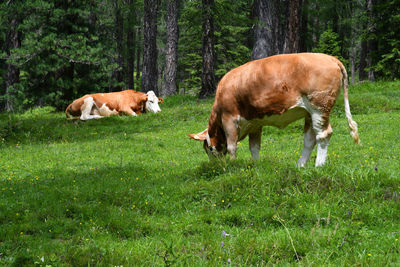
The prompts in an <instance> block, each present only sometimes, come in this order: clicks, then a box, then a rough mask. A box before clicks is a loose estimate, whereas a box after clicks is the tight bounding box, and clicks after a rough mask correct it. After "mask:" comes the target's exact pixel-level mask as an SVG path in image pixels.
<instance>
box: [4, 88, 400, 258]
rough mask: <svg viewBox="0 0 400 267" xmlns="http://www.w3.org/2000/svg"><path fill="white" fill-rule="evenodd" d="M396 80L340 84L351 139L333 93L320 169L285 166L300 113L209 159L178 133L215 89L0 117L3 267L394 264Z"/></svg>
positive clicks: (398, 225)
mask: <svg viewBox="0 0 400 267" xmlns="http://www.w3.org/2000/svg"><path fill="white" fill-rule="evenodd" d="M399 88H400V82H379V83H364V84H360V85H357V86H354V87H351V88H350V92H349V95H350V105H351V110H352V113H353V117H354V119H355V121H356V122H357V123H358V124H359V130H360V138H361V141H362V145H361V146H358V145H355V144H353V143H352V142H353V140H352V138H351V137H350V134H349V132H348V127H347V124H346V119H345V116H344V107H343V98H342V97H340V98H339V99H338V101H337V104H336V106H335V109H334V111H333V113H332V116H331V122H332V127H333V130H334V133H333V136H332V138H331V142H330V147H329V155H328V161H327V164H326V166H324V167H320V168H315V167H314V160H315V151H314V153H313V155H312V158H311V161H310V162H309V164H308V165H307V167H306V168H304V169H298V168H296V167H295V163H296V161H297V159H298V158H299V157H300V153H301V149H302V146H303V144H302V143H303V134H302V131H303V130H302V129H303V122H302V121H299V122H296V123H294V124H291V125H289V126H288V127H287V128H286V129H284V130H278V129H275V128H272V127H265V128H264V132H263V139H262V149H261V151H260V158H261V159H260V160H259V161H256V162H254V161H252V160H251V159H250V158H251V156H250V151H249V149H248V141H247V139H246V140H244V141H243V142H241V144H240V145H239V147H238V155H237V160H235V161H228V160H227V161H222V162H217V163H212V164H211V163H210V162H209V161H208V157H207V156H206V154H205V153H204V151H203V149H202V145H201V144H200V143H197V142H195V141H192V140H189V138H188V137H187V136H186V134H187V133H196V132H199V131H201V130H203V129H204V128H206V127H207V120H208V116H209V113H210V109H211V105H212V100H211V99H209V100H205V101H198V100H196V99H195V98H191V97H170V98H167V99H165V103H164V104H162V106H161V108H162V109H163V112H162V113H160V114H143V115H141V116H139V117H110V118H104V119H101V120H93V121H88V122H80V121H67V120H66V119H65V115H64V114H63V113H61V112H53V111H52V109H49V108H41V109H35V110H32V111H28V112H26V113H25V114H20V115H12V116H11V115H8V114H0V126H1V128H0V152H1V153H0V194H1V201H0V265H1V266H23V265H42V266H45V265H51V266H95V265H96V266H97V265H99V266H115V265H124V266H137V265H152V266H162V265H178V266H217V265H218V266H221V265H229V264H228V259H229V260H230V261H231V264H233V265H235V266H251V265H254V266H263V265H273V264H278V265H287V264H289V265H298V264H299V265H306V266H322V265H324V266H329V265H341V266H349V265H359V266H366V265H370V266H383V265H393V266H398V265H400V240H399V239H400V160H399V159H400V142H399V140H400V130H399V129H400V112H399V111H400V104H399V103H400V89H399ZM223 231H225V232H226V233H228V234H229V236H226V237H225V238H224V237H223V236H222V232H223ZM221 242H224V246H223V247H222V245H221Z"/></svg>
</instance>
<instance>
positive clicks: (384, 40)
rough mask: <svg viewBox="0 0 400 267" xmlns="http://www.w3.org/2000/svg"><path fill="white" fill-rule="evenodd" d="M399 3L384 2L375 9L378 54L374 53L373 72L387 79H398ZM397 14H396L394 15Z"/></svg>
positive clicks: (399, 56) (399, 51) (399, 62)
mask: <svg viewBox="0 0 400 267" xmlns="http://www.w3.org/2000/svg"><path fill="white" fill-rule="evenodd" d="M399 9H400V1H394V0H393V1H385V2H384V3H381V4H380V5H378V7H377V11H376V12H377V14H378V17H383V18H385V19H384V20H383V21H382V20H378V21H376V23H377V33H376V36H375V38H376V39H377V42H378V45H379V53H376V52H375V57H376V61H377V64H376V66H374V70H375V71H376V72H377V73H378V74H379V75H380V76H381V77H384V78H387V79H399V78H400V38H399V36H400V14H399V12H398V10H399ZM394 12H397V13H394Z"/></svg>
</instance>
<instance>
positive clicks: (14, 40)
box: [5, 18, 21, 111]
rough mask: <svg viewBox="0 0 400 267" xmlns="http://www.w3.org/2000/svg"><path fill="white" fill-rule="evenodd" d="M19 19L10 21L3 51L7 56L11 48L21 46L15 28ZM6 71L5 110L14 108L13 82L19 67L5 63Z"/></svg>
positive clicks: (19, 36) (16, 77)
mask: <svg viewBox="0 0 400 267" xmlns="http://www.w3.org/2000/svg"><path fill="white" fill-rule="evenodd" d="M18 24H19V21H18V19H17V18H12V19H11V23H10V28H9V31H8V33H7V35H6V40H5V52H6V54H7V56H8V57H10V55H11V49H16V48H19V47H20V46H21V40H20V38H21V35H20V32H19V31H18V30H17V27H18ZM6 68H7V72H6V75H5V88H6V91H5V95H6V103H5V109H6V111H13V110H14V95H15V91H14V90H15V88H14V87H13V86H14V84H16V83H18V82H19V68H17V67H16V66H15V65H13V64H11V63H6Z"/></svg>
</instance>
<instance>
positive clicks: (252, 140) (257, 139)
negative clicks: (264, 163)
mask: <svg viewBox="0 0 400 267" xmlns="http://www.w3.org/2000/svg"><path fill="white" fill-rule="evenodd" d="M261 134H262V128H261V127H260V128H259V129H257V130H255V131H254V132H251V133H249V148H250V152H251V156H252V158H253V159H259V158H260V155H259V152H260V147H261Z"/></svg>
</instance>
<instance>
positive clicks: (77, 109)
mask: <svg viewBox="0 0 400 267" xmlns="http://www.w3.org/2000/svg"><path fill="white" fill-rule="evenodd" d="M163 102H164V100H163V99H162V98H161V97H158V98H157V96H156V95H155V94H154V92H153V91H149V92H147V93H142V92H136V91H134V90H125V91H121V92H113V93H98V94H91V95H85V96H83V97H81V98H78V99H77V100H75V101H74V102H72V103H71V104H70V105H69V106H68V107H67V109H66V110H65V114H66V116H67V118H69V119H78V118H80V119H81V120H90V119H98V118H102V117H108V116H112V115H119V114H127V115H131V116H137V115H139V114H140V113H143V112H153V113H156V112H161V109H160V106H159V105H158V103H163Z"/></svg>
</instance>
